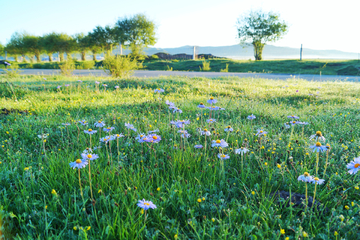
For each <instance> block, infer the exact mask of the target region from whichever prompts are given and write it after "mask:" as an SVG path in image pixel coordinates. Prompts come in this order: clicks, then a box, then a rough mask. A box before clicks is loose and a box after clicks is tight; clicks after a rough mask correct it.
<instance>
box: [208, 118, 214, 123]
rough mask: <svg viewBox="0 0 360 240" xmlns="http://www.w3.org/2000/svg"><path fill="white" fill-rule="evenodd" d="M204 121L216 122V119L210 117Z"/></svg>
mask: <svg viewBox="0 0 360 240" xmlns="http://www.w3.org/2000/svg"><path fill="white" fill-rule="evenodd" d="M206 122H208V123H214V122H216V120H215V119H212V118H210V119H208V120H206Z"/></svg>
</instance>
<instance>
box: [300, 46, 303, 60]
mask: <svg viewBox="0 0 360 240" xmlns="http://www.w3.org/2000/svg"><path fill="white" fill-rule="evenodd" d="M302 52H303V48H302V44H301V48H300V61H302Z"/></svg>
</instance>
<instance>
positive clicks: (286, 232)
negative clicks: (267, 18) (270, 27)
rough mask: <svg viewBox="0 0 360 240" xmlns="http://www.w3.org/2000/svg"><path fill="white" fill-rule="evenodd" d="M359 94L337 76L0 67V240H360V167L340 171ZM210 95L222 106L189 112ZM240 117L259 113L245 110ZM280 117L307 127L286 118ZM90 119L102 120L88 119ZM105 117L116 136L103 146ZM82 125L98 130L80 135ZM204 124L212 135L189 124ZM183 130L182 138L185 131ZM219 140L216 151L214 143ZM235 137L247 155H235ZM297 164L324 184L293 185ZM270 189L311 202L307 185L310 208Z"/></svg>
mask: <svg viewBox="0 0 360 240" xmlns="http://www.w3.org/2000/svg"><path fill="white" fill-rule="evenodd" d="M79 80H81V82H80V81H79ZM95 81H99V82H100V84H96V82H95ZM103 84H106V85H107V86H103ZM58 86H60V87H58ZM115 86H118V88H115ZM157 88H162V89H164V92H163V93H155V92H154V90H155V89H157ZM359 90H360V85H359V84H357V83H348V82H321V83H318V82H309V81H301V80H288V81H279V80H277V81H275V80H274V81H272V80H263V79H240V78H235V77H232V78H219V79H206V78H192V79H190V78H176V77H169V78H157V79H136V78H131V79H120V80H114V79H113V80H112V79H106V78H101V79H100V78H99V79H95V78H89V77H88V78H75V77H73V78H65V77H62V76H51V77H50V76H49V77H47V78H46V79H44V78H42V77H32V76H21V77H19V78H11V79H8V78H6V77H5V76H0V106H1V108H0V143H1V144H0V156H1V159H0V161H1V162H0V169H1V171H0V178H1V182H0V185H1V187H0V199H1V209H0V220H1V233H2V234H3V237H4V238H5V239H359V238H360V232H359V222H360V216H359V211H360V200H359V195H360V189H359V187H360V186H359V180H360V179H359V174H360V173H357V174H353V175H351V174H349V173H348V169H347V167H346V165H347V164H348V163H349V162H351V161H353V160H354V158H355V157H357V156H358V155H359V151H360V140H359V127H360V124H359V119H360V111H359V106H360V104H359V101H360V91H359ZM211 98H214V99H215V100H217V101H218V102H217V103H216V104H213V106H215V105H216V106H219V107H221V108H224V109H223V110H212V111H211V112H210V110H208V109H202V108H198V105H199V104H200V103H201V102H202V103H204V104H205V105H206V106H210V104H209V103H208V102H207V101H208V100H210V99H211ZM166 100H168V101H171V102H173V103H174V104H175V106H176V107H177V108H180V109H181V110H182V113H173V110H170V109H169V107H168V106H167V105H166V104H165V101H166ZM210 114H211V116H210ZM251 114H254V115H255V116H256V118H255V119H253V120H249V119H248V118H247V117H248V116H249V115H251ZM291 115H296V116H299V117H300V121H302V122H308V123H309V124H308V125H301V124H295V125H294V126H290V128H287V127H286V125H285V123H286V122H289V121H290V120H292V119H290V118H288V116H291ZM210 118H212V119H215V120H216V122H213V123H208V122H207V120H208V119H210ZM81 120H86V121H87V123H88V125H87V126H82V125H81V124H80V123H79V121H81ZM175 120H189V121H190V124H186V125H183V126H182V124H178V126H180V128H178V127H176V126H175V125H172V124H170V121H175ZM99 121H103V122H104V123H105V124H106V126H105V129H102V128H101V127H96V126H95V125H94V124H96V123H98V122H99ZM125 123H130V124H133V125H134V128H136V129H137V131H136V132H135V131H133V130H132V129H130V128H128V127H126V126H125ZM229 126H231V128H233V131H232V132H230V131H225V129H229ZM107 127H114V128H115V129H114V130H112V131H111V133H110V134H111V135H113V134H120V133H122V134H124V136H123V137H120V138H117V139H112V140H111V141H109V143H107V144H106V143H104V142H101V141H100V138H104V137H105V136H109V135H110V134H109V133H107V132H105V131H106V130H107ZM90 128H91V129H93V131H94V130H96V131H97V133H95V134H93V135H89V134H87V133H85V132H84V130H88V129H90ZM205 128H206V129H208V130H209V132H210V133H211V135H210V136H206V137H205V136H204V135H201V134H200V131H199V130H200V129H201V131H204V129H205ZM154 130H159V131H158V132H155V134H157V135H156V138H154V137H153V135H152V136H149V137H148V139H150V140H151V139H152V140H153V142H151V141H150V142H145V143H139V141H138V135H139V134H141V133H144V135H147V134H148V133H149V131H154ZM182 130H186V131H187V132H188V134H190V135H191V136H189V137H188V136H187V137H185V138H182V137H181V135H182V133H181V132H180V133H179V132H178V131H182ZM260 130H262V131H266V132H267V133H266V134H265V135H258V134H257V133H259V131H260ZM317 131H321V132H322V134H323V135H324V137H325V138H326V140H325V141H322V140H318V141H319V142H321V144H322V146H325V144H330V148H328V149H325V150H324V152H321V153H319V154H317V153H316V152H313V151H312V149H311V148H310V146H312V145H315V143H316V142H317V141H316V140H315V139H316V137H315V139H313V140H310V139H309V137H310V136H311V135H313V134H315V133H316V132H317ZM262 133H264V132H262ZM43 134H45V135H44V136H42V135H43ZM149 134H150V133H149ZM90 136H91V137H90ZM160 138H161V140H160ZM107 139H108V138H107ZM221 139H223V140H224V141H225V142H227V143H228V146H227V147H226V146H223V147H216V146H214V147H212V141H215V143H217V142H216V140H221ZM103 140H104V139H103ZM159 140H160V141H159ZM105 141H107V140H105ZM157 141H159V142H158V143H156V142H157ZM200 144H201V145H203V148H201V149H197V148H195V147H194V146H195V145H200ZM241 147H243V148H246V149H248V150H249V151H248V152H247V153H246V154H236V149H242V148H241ZM86 148H92V150H93V153H92V155H93V156H95V154H97V155H98V156H99V158H98V159H95V160H91V161H90V162H91V165H90V166H91V168H89V165H87V166H85V167H84V168H81V169H80V170H78V169H72V168H71V167H70V165H69V164H70V163H72V162H75V161H76V160H77V159H80V160H79V161H80V162H81V164H86V163H87V162H86V161H85V160H81V159H82V156H81V153H83V151H84V150H86ZM242 151H243V149H242ZM219 154H220V155H219ZM223 155H225V156H226V158H227V156H229V159H224V160H221V159H219V156H220V157H224V156H223ZM83 157H84V158H88V157H89V156H88V155H87V154H85V155H83ZM79 161H78V163H79V164H80V162H79ZM317 166H318V168H317ZM325 166H327V167H326V172H325ZM356 166H358V165H356ZM356 169H357V168H356ZM359 169H360V168H359ZM305 172H308V173H309V174H310V175H312V176H314V177H319V178H320V179H324V180H325V182H324V184H321V185H315V184H312V183H307V184H305V183H304V182H301V181H298V180H297V179H298V177H299V176H300V175H302V174H304V173H305ZM317 172H318V173H317ZM79 177H80V183H79ZM90 177H91V181H90ZM90 184H91V185H90ZM90 186H91V187H90ZM306 189H307V190H306ZM280 190H281V191H286V192H289V193H291V194H295V193H298V194H305V193H306V192H307V193H308V201H310V200H312V198H310V197H314V193H315V192H316V196H315V197H316V200H318V201H319V202H320V204H321V205H320V206H318V207H317V208H312V207H311V206H312V205H310V206H309V207H307V208H304V204H305V203H306V200H304V199H303V200H302V202H300V203H299V204H298V205H297V204H285V200H283V201H280V199H278V200H277V199H275V198H274V197H272V196H273V195H271V194H272V193H274V192H275V191H280ZM92 195H93V200H92ZM142 199H145V200H148V201H152V202H153V204H155V205H156V207H157V208H155V209H148V210H147V211H144V210H143V209H142V208H141V207H138V206H137V203H138V201H139V200H142ZM287 203H288V202H287Z"/></svg>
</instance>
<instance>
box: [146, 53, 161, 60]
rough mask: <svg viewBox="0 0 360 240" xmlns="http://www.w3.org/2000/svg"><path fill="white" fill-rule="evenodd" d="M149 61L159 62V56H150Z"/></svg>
mask: <svg viewBox="0 0 360 240" xmlns="http://www.w3.org/2000/svg"><path fill="white" fill-rule="evenodd" d="M147 60H159V56H158V55H155V54H154V55H151V56H148V57H147Z"/></svg>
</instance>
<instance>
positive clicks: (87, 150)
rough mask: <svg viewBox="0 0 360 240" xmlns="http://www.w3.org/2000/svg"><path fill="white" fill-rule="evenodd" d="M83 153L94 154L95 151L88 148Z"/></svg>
mask: <svg viewBox="0 0 360 240" xmlns="http://www.w3.org/2000/svg"><path fill="white" fill-rule="evenodd" d="M82 153H84V154H92V153H93V150H92V149H91V148H86V149H85V150H84V151H83V152H82Z"/></svg>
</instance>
